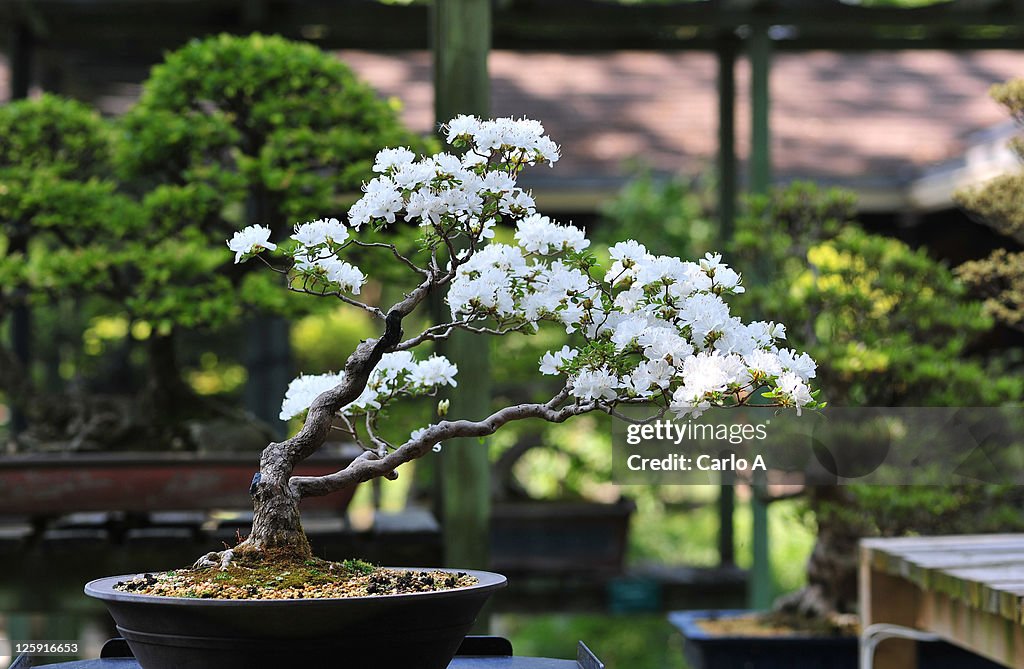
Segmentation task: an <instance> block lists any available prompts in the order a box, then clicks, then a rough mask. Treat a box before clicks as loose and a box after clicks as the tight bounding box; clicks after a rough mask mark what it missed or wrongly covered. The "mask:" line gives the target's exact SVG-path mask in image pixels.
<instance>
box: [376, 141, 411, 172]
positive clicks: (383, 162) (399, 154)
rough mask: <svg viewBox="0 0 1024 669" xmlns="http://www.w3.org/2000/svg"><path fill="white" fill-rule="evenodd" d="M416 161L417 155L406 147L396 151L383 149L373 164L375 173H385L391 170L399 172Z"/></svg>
mask: <svg viewBox="0 0 1024 669" xmlns="http://www.w3.org/2000/svg"><path fill="white" fill-rule="evenodd" d="M414 160H416V154H415V153H413V152H412V151H410V150H409V149H407V148H405V147H404V146H400V147H398V148H395V149H382V150H381V151H380V152H378V153H377V158H376V159H375V160H374V162H373V171H374V172H381V173H384V172H388V171H390V170H399V169H401V168H403V167H405V166H406V165H409V164H411V163H412V162H413V161H414Z"/></svg>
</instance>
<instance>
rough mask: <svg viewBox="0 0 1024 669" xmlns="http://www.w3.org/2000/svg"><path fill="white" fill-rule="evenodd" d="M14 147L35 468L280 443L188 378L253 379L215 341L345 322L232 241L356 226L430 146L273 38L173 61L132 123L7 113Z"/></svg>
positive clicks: (209, 47) (8, 151)
mask: <svg viewBox="0 0 1024 669" xmlns="http://www.w3.org/2000/svg"><path fill="white" fill-rule="evenodd" d="M285 74H287V76H285ZM0 129H2V130H3V132H2V135H0V184H2V186H3V187H2V188H0V222H2V224H3V229H2V233H3V237H4V239H6V240H7V242H8V243H6V244H4V245H3V246H2V247H0V259H2V260H3V270H0V271H2V272H3V277H2V278H3V279H4V285H3V287H2V288H0V323H2V324H3V325H5V326H6V325H7V324H8V322H9V321H10V319H11V316H12V313H13V311H14V310H15V309H32V310H33V311H34V312H35V314H36V318H37V320H38V321H39V323H40V327H38V328H37V332H36V333H35V335H36V337H37V338H38V342H37V343H36V346H35V347H34V348H35V349H36V357H35V359H34V360H30V361H29V363H28V364H27V365H26V364H25V361H23V360H20V359H18V356H17V355H15V352H14V351H13V350H12V347H11V343H10V342H7V341H6V340H5V341H2V342H0V361H2V364H0V367H2V371H0V391H2V392H3V394H4V397H5V399H6V401H7V402H8V403H11V404H13V405H14V406H15V408H16V409H17V410H18V411H19V412H20V414H21V415H22V416H23V417H24V418H25V419H26V420H25V422H26V425H25V426H24V429H22V430H21V431H20V433H19V434H17V435H14V436H13V438H12V439H11V442H12V443H13V444H14V448H15V450H17V451H23V452H42V451H61V452H66V451H96V450H116V451H140V450H145V449H147V448H149V449H151V450H152V451H156V452H160V453H165V452H167V451H169V450H174V451H197V450H203V451H208V452H218V453H223V452H228V451H233V450H235V451H237V450H246V451H247V452H249V453H252V452H258V450H259V449H261V448H262V447H263V446H264V445H265V444H266V442H267V441H268V440H269V439H270V438H273V433H272V432H271V431H270V430H268V429H267V426H266V425H261V424H260V423H259V422H257V421H255V420H253V419H252V416H246V415H245V414H244V412H242V411H239V410H238V409H237V408H236V407H235V405H234V403H233V402H231V401H230V400H226V401H218V400H220V399H222V398H213V397H210V396H208V394H207V393H209V392H211V391H210V390H205V391H204V392H203V393H200V392H198V391H197V389H196V388H195V386H194V385H193V384H192V383H190V382H189V381H190V379H189V373H192V374H193V375H195V374H196V373H202V372H212V371H216V370H217V369H220V370H224V369H227V368H228V367H231V366H236V367H238V368H240V364H241V363H244V362H246V361H245V360H244V357H245V356H244V355H239V351H238V350H237V349H238V348H239V347H237V346H233V347H225V346H220V347H218V346H217V345H216V344H214V343H212V342H213V341H214V337H212V336H211V335H213V334H218V333H219V334H221V335H223V334H224V333H231V334H234V333H237V332H238V331H239V329H240V328H245V327H246V326H247V324H248V323H249V322H250V321H251V319H253V318H262V319H264V322H273V323H274V325H272V326H268V327H272V328H279V326H280V322H279V320H274V318H273V317H275V316H278V317H280V316H285V317H289V318H294V317H297V316H300V315H303V314H306V313H309V312H311V311H315V310H319V311H323V310H324V308H325V307H327V306H328V305H327V304H326V303H318V302H316V301H311V300H305V299H301V298H298V297H297V296H293V295H290V294H289V293H287V292H284V291H280V290H279V289H278V288H277V287H276V286H274V285H273V280H272V278H270V277H267V276H266V275H265V273H262V272H253V271H251V270H252V269H255V268H250V267H247V266H243V265H236V264H234V263H232V262H231V259H230V257H228V258H225V254H224V247H223V239H224V237H225V236H226V235H229V234H230V233H231V232H233V231H235V230H239V229H241V228H243V227H244V226H245V225H247V224H248V222H249V221H252V220H259V221H267V222H269V223H270V224H271V226H272V228H273V230H274V233H275V234H284V232H285V230H286V228H287V227H288V224H286V223H284V221H288V220H294V219H295V218H298V217H300V216H306V215H307V214H308V212H312V211H323V210H332V209H336V208H340V207H341V206H343V205H344V204H345V202H346V200H345V198H346V197H350V196H349V195H347V194H350V193H352V192H354V191H356V190H358V188H359V185H360V184H361V183H362V181H363V180H365V179H368V178H370V177H371V176H372V174H373V172H372V170H371V166H372V164H373V160H374V156H375V155H376V153H377V152H378V151H379V150H380V149H381V148H383V147H384V146H387V145H394V144H399V143H400V144H405V145H409V146H413V147H415V148H417V149H423V148H425V147H426V146H429V145H430V142H429V141H428V142H424V141H423V140H421V139H420V138H418V137H416V136H415V135H413V134H412V133H410V132H409V131H407V130H406V129H405V128H403V126H402V125H401V122H400V121H399V119H398V113H397V109H396V107H395V105H393V104H391V103H389V102H387V101H384V100H380V99H379V98H378V97H377V96H376V94H375V92H374V91H373V90H372V89H371V88H370V87H369V86H368V85H367V84H365V83H364V82H362V81H360V80H359V79H358V78H357V77H356V76H355V75H354V74H353V73H352V72H351V70H350V69H349V68H348V67H346V66H345V65H344V64H343V63H342V62H340V61H339V60H337V59H336V58H334V57H333V56H331V55H330V54H327V53H324V52H323V51H321V50H319V49H317V48H316V47H314V46H311V45H308V44H302V43H298V42H291V41H288V40H284V39H282V38H279V37H268V36H263V35H251V36H247V37H237V36H228V35H221V36H216V37H211V38H208V39H204V40H195V41H193V42H191V43H189V44H188V45H186V46H185V47H183V48H182V49H180V50H178V51H175V52H173V53H171V54H169V55H168V56H167V58H166V59H165V61H164V62H163V63H162V64H160V65H158V66H156V67H155V68H154V69H153V71H152V73H151V75H150V77H149V78H148V80H147V81H146V82H145V83H144V84H143V87H142V94H141V97H140V99H139V101H138V103H137V104H136V105H134V106H133V107H132V108H131V109H130V110H129V111H128V112H127V114H125V115H124V116H123V117H120V118H117V119H114V120H110V121H108V120H105V119H103V118H101V117H100V115H99V114H98V113H97V112H95V111H94V110H91V109H89V108H88V107H86V106H85V105H83V104H81V103H77V102H74V101H70V100H63V99H60V98H58V97H56V96H52V95H44V96H42V97H40V98H38V99H30V100H24V101H18V102H15V103H12V104H9V105H4V106H3V107H2V108H0ZM407 236H408V235H407ZM390 276H393V275H389V276H385V277H384V278H385V279H388V278H390ZM183 339H191V342H190V344H191V345H190V346H189V345H188V343H184V344H183V341H182V340H183ZM247 339H249V340H254V339H259V338H258V337H249V338H247ZM83 340H84V341H85V345H84V346H83ZM197 349H198V352H197ZM200 353H210V354H212V356H201V355H200ZM200 358H202V360H200ZM210 358H212V361H213V362H210V363H209V364H208V363H207V362H206V360H207V359H210ZM286 366H287V365H286ZM255 371H257V372H262V371H264V370H262V369H261V368H259V367H257V368H255ZM284 373H285V374H287V375H288V376H285V377H284V378H283V381H282V382H281V383H282V385H281V389H280V392H283V391H284V387H285V386H286V385H287V381H288V379H289V378H290V374H291V372H290V371H288V370H286V371H285V372H284ZM224 376H225V377H226V376H227V375H224ZM235 376H236V379H237V378H240V379H241V380H240V381H239V380H236V381H234V382H233V385H232V386H231V387H228V388H224V389H222V390H224V392H223V393H222V394H223V395H230V393H232V392H237V391H239V390H240V388H239V387H238V386H240V385H243V384H244V380H245V372H244V371H242V372H241V374H236V375H235ZM69 377H70V378H69ZM260 381H261V379H253V384H254V385H255V384H257V383H259V382H260ZM264 385H265V384H264ZM271 413H272V415H271V416H269V418H273V419H275V420H276V417H277V410H276V408H275V409H274V410H273V411H272V412H271ZM261 418H263V419H264V420H266V419H267V418H268V416H261ZM239 487H242V488H244V486H241V485H240V486H239Z"/></svg>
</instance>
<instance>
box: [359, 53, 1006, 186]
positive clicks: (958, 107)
mask: <svg viewBox="0 0 1024 669" xmlns="http://www.w3.org/2000/svg"><path fill="white" fill-rule="evenodd" d="M340 56H341V58H342V59H343V60H344V61H345V62H347V63H348V64H349V65H351V66H352V67H353V68H354V69H355V70H356V71H357V72H358V73H359V74H360V75H362V76H363V77H365V78H366V79H367V80H368V81H369V82H370V83H372V84H373V85H374V86H375V87H376V88H377V89H378V90H380V91H381V93H382V94H383V95H386V96H392V97H395V98H398V99H400V100H401V101H402V102H403V103H404V105H405V108H404V111H403V115H404V117H405V119H406V121H407V122H408V123H409V124H410V125H411V126H412V127H413V128H414V129H416V130H421V131H427V130H428V129H429V128H430V127H431V124H432V123H433V107H432V95H433V88H432V73H431V66H430V55H429V54H427V53H423V52H415V53H409V52H407V53H391V54H385V53H369V52H363V51H344V52H340ZM772 68H773V69H772V79H771V92H772V98H773V99H772V117H771V122H772V133H773V162H774V165H775V169H776V173H777V174H778V175H779V176H781V177H798V176H799V177H814V178H817V179H821V180H829V181H838V182H844V183H849V184H851V185H854V184H865V185H868V184H885V183H890V182H895V181H899V182H905V181H907V180H908V179H910V178H912V177H913V175H915V174H916V173H917V172H918V171H919V170H920V169H921V168H923V167H925V166H927V165H929V164H931V163H934V162H937V161H941V160H945V159H948V158H950V157H953V156H956V155H958V154H959V153H960V152H962V151H963V150H964V148H965V146H966V145H965V140H966V138H967V136H968V135H970V134H971V133H973V132H975V131H977V130H980V129H983V128H986V127H988V126H991V125H993V124H997V123H1000V122H1002V121H1004V120H1005V118H1006V117H1005V115H1004V114H1003V113H1002V110H1001V109H1000V108H999V106H998V105H996V104H995V103H994V102H992V101H991V100H989V98H988V97H987V90H988V88H989V86H990V85H991V84H993V83H996V82H999V81H1003V80H1005V79H1008V78H1011V77H1013V76H1024V52H1006V51H998V52H996V51H990V52H975V53H965V54H954V53H947V52H940V51H912V52H895V53H868V54H838V53H831V52H810V53H783V54H777V55H776V56H775V58H774V60H773V64H772ZM748 70H749V68H748V67H747V64H746V62H744V61H743V60H741V61H740V63H739V64H738V66H737V87H738V90H739V99H738V104H737V115H738V123H737V125H738V129H737V132H738V135H739V141H738V147H739V151H740V153H741V155H745V154H746V151H747V146H748V142H747V134H748V132H749V120H748V115H749V98H748V95H747V85H748V81H749V74H748ZM490 71H491V78H492V111H493V113H494V114H495V115H524V116H530V117H533V118H537V119H540V120H542V121H543V122H544V123H545V125H546V127H547V128H548V130H549V132H550V133H551V135H552V136H553V137H554V138H555V139H556V141H558V142H559V143H561V144H562V145H563V147H564V160H563V161H562V162H560V163H559V164H558V166H557V167H556V168H555V170H553V171H552V172H551V174H550V176H548V175H545V176H544V179H545V181H547V180H548V179H550V180H552V181H555V180H558V181H561V180H567V181H577V180H588V179H590V180H592V179H599V180H600V179H602V178H607V177H615V176H617V175H621V174H622V173H623V170H624V166H625V165H627V164H628V163H629V161H631V160H634V159H637V158H639V159H642V160H643V161H645V162H646V163H647V164H648V165H650V166H651V167H653V168H655V169H657V170H663V171H680V170H681V171H684V172H696V171H699V170H700V169H701V168H702V166H706V165H708V164H710V161H711V160H712V159H713V156H714V151H715V147H716V144H717V135H716V127H717V111H716V105H717V99H716V84H715V80H716V63H715V60H714V58H713V56H711V55H708V54H702V53H693V52H683V53H651V52H618V53H611V54H557V53H514V52H500V51H499V52H494V53H492V54H491V58H490Z"/></svg>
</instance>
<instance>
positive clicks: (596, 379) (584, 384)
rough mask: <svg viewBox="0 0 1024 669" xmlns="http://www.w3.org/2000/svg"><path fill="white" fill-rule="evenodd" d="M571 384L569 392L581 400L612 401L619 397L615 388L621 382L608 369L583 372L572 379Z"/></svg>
mask: <svg viewBox="0 0 1024 669" xmlns="http://www.w3.org/2000/svg"><path fill="white" fill-rule="evenodd" d="M571 384H572V388H571V389H570V391H569V392H571V393H572V395H573V397H578V398H579V399H581V400H611V399H615V397H616V396H617V395H618V394H617V393H616V392H615V388H616V387H617V386H618V385H619V381H618V379H616V378H615V375H614V374H612V373H611V372H609V371H608V368H607V367H602V368H600V369H587V370H583V371H582V372H580V373H579V374H577V375H576V377H575V378H573V379H572V381H571Z"/></svg>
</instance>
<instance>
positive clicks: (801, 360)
mask: <svg viewBox="0 0 1024 669" xmlns="http://www.w3.org/2000/svg"><path fill="white" fill-rule="evenodd" d="M779 360H780V361H781V362H782V368H783V369H785V370H787V371H790V372H793V373H794V374H796V375H797V376H798V377H800V378H801V379H802V380H803V381H809V380H811V379H813V378H814V377H815V376H816V375H817V373H818V372H817V370H818V364H817V363H816V362H814V359H813V358H811V356H809V355H807V354H806V353H797V352H796V351H794V350H793V349H790V348H784V349H781V350H780V351H779Z"/></svg>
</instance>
